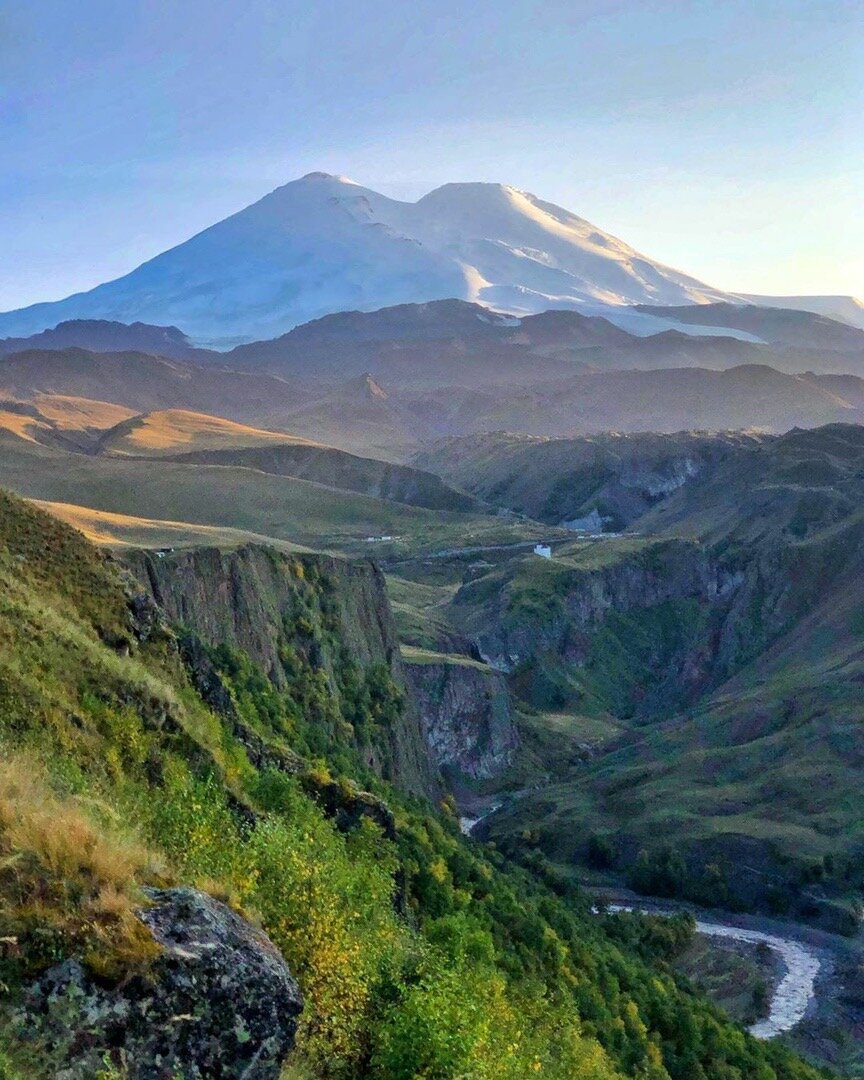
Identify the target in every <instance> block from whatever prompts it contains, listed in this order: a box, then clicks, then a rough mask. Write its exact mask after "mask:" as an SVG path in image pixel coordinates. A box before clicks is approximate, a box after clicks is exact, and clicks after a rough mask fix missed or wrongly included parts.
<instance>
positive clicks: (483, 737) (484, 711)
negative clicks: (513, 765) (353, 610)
mask: <svg viewBox="0 0 864 1080" xmlns="http://www.w3.org/2000/svg"><path fill="white" fill-rule="evenodd" d="M421 655H422V658H421ZM412 656H413V657H414V658H413V660H412ZM405 660H406V663H405V672H406V675H407V678H408V682H409V685H410V686H411V688H412V690H413V694H414V698H415V700H416V702H417V707H418V710H419V713H420V718H421V722H422V725H423V732H424V735H425V738H426V743H427V745H428V746H429V749H430V751H431V753H432V755H433V758H434V761H435V764H436V765H437V766H438V768H439V769H440V770H441V771H442V773H444V775H445V776H447V777H448V779H450V780H451V782H453V783H455V784H457V785H458V783H459V781H460V780H462V779H464V778H465V777H470V778H471V779H475V780H485V779H490V778H492V777H494V776H497V775H499V774H500V773H501V772H503V771H504V769H506V768H507V766H508V765H509V764H510V761H511V759H512V756H513V752H514V751H515V750H516V748H517V747H518V745H519V735H518V732H517V730H516V725H515V723H514V720H513V715H512V711H511V707H510V698H509V695H508V692H507V685H506V683H505V681H504V679H503V678H502V676H501V675H500V674H499V673H498V672H496V671H494V670H492V669H491V668H489V667H486V666H485V665H483V664H478V663H476V662H475V661H473V660H469V659H467V658H464V657H453V656H445V655H441V656H436V654H433V653H429V654H420V652H419V650H406V657H405Z"/></svg>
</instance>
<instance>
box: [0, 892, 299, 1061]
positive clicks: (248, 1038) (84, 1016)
mask: <svg viewBox="0 0 864 1080" xmlns="http://www.w3.org/2000/svg"><path fill="white" fill-rule="evenodd" d="M148 893H149V897H150V900H151V901H152V905H151V906H148V907H147V908H145V909H144V910H142V911H141V912H139V917H140V918H141V920H142V921H143V922H144V923H145V924H146V925H147V926H148V927H149V929H150V932H151V933H152V934H153V937H154V939H155V940H156V941H157V942H158V944H159V945H161V946H162V950H163V952H162V955H161V956H160V957H159V958H158V959H157V961H156V963H155V965H154V968H153V972H152V977H149V978H147V979H144V978H134V979H132V980H130V981H129V982H127V983H125V984H123V985H121V986H119V987H116V988H111V989H106V988H104V987H102V986H99V985H98V984H97V983H96V982H94V981H93V979H91V978H90V976H89V975H88V974H87V973H86V972H85V970H84V969H83V968H82V966H81V965H80V964H79V963H78V962H77V961H75V960H67V961H65V962H64V963H62V964H60V965H58V966H56V967H53V968H51V969H50V970H49V971H47V972H45V973H44V974H43V975H42V976H41V977H40V979H39V980H38V981H37V982H36V983H35V984H34V985H33V986H32V987H31V988H30V989H29V991H28V993H27V995H26V998H25V1001H24V1003H23V1005H22V1008H21V1009H20V1011H19V1013H18V1016H17V1025H16V1026H17V1028H18V1034H19V1037H21V1038H23V1039H26V1040H27V1041H31V1040H34V1041H36V1042H37V1043H38V1044H39V1045H40V1046H41V1047H43V1048H44V1050H45V1053H46V1057H47V1058H49V1059H50V1060H51V1061H52V1062H54V1061H56V1062H57V1063H58V1069H57V1071H56V1072H55V1076H56V1077H57V1080H85V1078H87V1080H91V1078H92V1077H93V1076H95V1075H97V1074H98V1073H99V1071H100V1070H101V1069H104V1068H105V1067H106V1065H107V1064H108V1063H110V1064H113V1065H114V1066H116V1067H117V1068H118V1069H119V1070H120V1071H122V1073H123V1075H126V1076H128V1077H130V1078H132V1080H171V1078H174V1077H176V1076H182V1077H184V1080H199V1078H200V1080H204V1078H207V1080H219V1078H224V1080H228V1078H231V1080H241V1078H242V1080H275V1078H277V1077H278V1076H279V1072H280V1068H281V1065H282V1062H283V1061H284V1059H285V1057H286V1056H287V1054H288V1052H289V1051H290V1050H291V1048H292V1046H293V1044H294V1035H295V1031H296V1028H297V1017H298V1015H299V1013H300V1011H301V1009H302V1007H303V1001H302V997H301V994H300V990H299V988H298V986H297V983H296V982H295V981H294V979H293V977H292V975H291V972H290V971H289V970H288V966H287V965H286V963H285V961H284V959H283V958H282V956H281V955H280V953H279V952H278V951H277V949H276V948H275V946H274V945H273V944H272V942H271V941H270V939H269V938H268V937H267V936H266V935H265V934H263V933H262V932H261V931H259V930H256V929H255V928H254V927H252V926H250V924H249V923H248V922H246V921H245V920H243V919H241V918H240V917H239V916H238V915H236V914H235V913H234V912H233V911H232V910H231V909H230V908H228V907H226V905H225V904H222V903H220V902H219V901H217V900H214V899H213V898H212V897H210V896H207V895H206V894H204V893H201V892H198V891H196V890H195V889H187V888H182V889H167V890H159V889H152V890H148Z"/></svg>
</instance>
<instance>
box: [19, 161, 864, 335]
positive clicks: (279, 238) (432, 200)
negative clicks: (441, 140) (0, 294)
mask: <svg viewBox="0 0 864 1080" xmlns="http://www.w3.org/2000/svg"><path fill="white" fill-rule="evenodd" d="M451 297H457V298H459V299H462V300H468V301H472V302H476V303H481V304H483V305H485V306H487V307H491V308H495V309H497V310H502V311H507V312H511V313H513V314H517V315H522V314H527V313H529V312H538V311H545V310H546V309H548V308H551V307H556V308H571V309H575V310H579V311H582V312H584V313H587V314H592V313H598V312H599V313H606V314H608V315H609V316H610V317H612V318H614V319H618V320H620V321H621V322H622V325H626V326H632V327H636V328H643V327H647V330H645V332H647V333H652V332H653V330H652V328H651V323H652V319H651V317H650V316H649V317H646V316H643V315H642V314H641V313H640V312H639V311H638V310H636V309H634V308H633V307H632V305H635V304H640V303H648V304H666V305H680V304H694V303H695V304H703V303H706V302H722V301H730V300H732V301H734V300H743V299H744V298H743V297H736V296H734V295H732V294H729V293H724V292H722V291H721V290H718V289H714V288H711V287H710V286H708V285H705V284H704V283H702V282H700V281H697V280H696V279H695V278H692V277H690V276H688V275H687V274H683V273H681V272H679V271H677V270H674V269H672V268H670V267H668V266H664V265H662V264H661V263H658V262H656V261H655V260H653V259H650V258H648V257H647V256H645V255H642V254H640V253H639V252H637V251H635V250H634V249H633V248H632V247H631V246H630V245H629V244H627V243H625V242H624V241H622V240H619V239H617V238H616V237H614V236H611V235H610V234H609V233H606V232H604V231H603V230H601V229H598V228H597V227H596V226H594V225H592V224H591V223H590V222H588V221H585V220H584V219H583V218H580V217H577V216H576V215H575V214H573V213H571V212H570V211H569V210H564V209H562V208H561V207H559V206H555V205H553V204H552V203H548V202H544V201H543V200H542V199H539V198H537V196H535V195H531V194H529V193H528V192H524V191H519V190H517V189H516V188H513V187H509V186H507V185H503V184H477V183H453V184H445V185H444V186H443V187H440V188H437V189H436V190H435V191H431V192H429V193H428V194H427V195H424V196H423V198H421V199H419V200H418V201H417V202H415V203H408V202H400V201H398V200H396V199H391V198H388V197H386V196H384V195H381V194H379V193H378V192H375V191H372V190H370V189H368V188H364V187H361V186H360V185H359V184H355V183H354V182H352V181H350V180H347V179H345V178H344V177H340V176H331V175H328V174H326V173H320V172H316V173H309V174H308V175H307V176H304V177H302V178H301V179H299V180H294V181H292V182H291V183H288V184H285V185H284V186H282V187H280V188H277V189H276V190H275V191H273V192H271V193H270V194H269V195H266V196H265V197H264V198H263V199H260V200H259V201H258V202H256V203H254V204H253V205H252V206H248V207H246V209H244V210H241V211H240V212H239V213H236V214H233V215H232V216H231V217H229V218H226V219H225V220H224V221H221V222H218V223H217V224H215V225H212V226H211V227H210V228H209V229H205V230H204V231H203V232H201V233H199V234H198V235H197V236H194V237H192V238H191V239H190V240H187V241H186V242H185V243H181V244H179V245H178V246H177V247H174V248H172V249H171V250H169V251H166V252H163V253H162V254H161V255H158V256H156V258H154V259H151V260H150V261H149V262H146V263H144V264H143V265H141V266H139V267H138V268H137V269H135V270H132V272H131V273H129V274H126V275H125V276H124V277H121V278H118V279H117V280H115V281H110V282H107V283H105V284H103V285H99V286H98V287H97V288H95V289H91V290H90V291H89V292H85V293H78V294H76V295H74V296H70V297H67V298H66V299H65V300H60V301H57V302H55V303H44V304H35V305H33V306H32V307H28V308H23V309H21V310H20V311H13V312H7V313H5V314H2V315H0V334H4V335H7V336H8V335H13V336H16V337H20V336H22V335H28V334H33V333H36V332H40V331H45V330H50V329H51V328H52V327H55V326H56V325H57V323H59V322H62V321H64V320H116V321H119V322H125V323H139V322H144V323H157V324H171V325H177V326H179V327H180V328H181V329H182V330H184V331H185V332H186V333H188V334H189V335H190V336H191V338H192V339H193V341H194V342H195V344H196V345H215V346H217V347H220V348H227V347H230V346H231V345H234V344H238V343H241V342H248V341H252V340H254V339H255V338H261V337H268V338H269V337H274V336H276V335H277V334H280V333H283V332H285V331H286V330H290V329H291V328H292V327H294V326H297V325H298V324H300V323H304V322H308V321H309V320H310V319H316V318H319V317H320V316H323V315H327V314H330V313H332V312H339V311H345V310H350V309H355V308H356V309H359V310H362V311H369V310H373V309H376V308H381V307H385V306H388V305H395V304H405V303H416V302H425V301H429V300H443V299H448V298H451ZM808 305H809V307H810V308H811V309H815V310H818V311H819V312H820V313H822V314H827V315H831V316H839V317H840V318H841V319H843V320H846V321H851V323H852V325H855V326H858V327H859V328H864V315H862V311H861V308H860V306H857V304H856V301H854V300H853V299H852V298H849V297H831V298H826V297H815V298H806V297H802V298H800V299H799V300H797V301H796V302H795V303H793V304H790V305H789V306H792V307H796V308H799V309H800V308H803V309H807V308H808ZM669 325H673V324H669ZM640 332H642V330H641V329H640Z"/></svg>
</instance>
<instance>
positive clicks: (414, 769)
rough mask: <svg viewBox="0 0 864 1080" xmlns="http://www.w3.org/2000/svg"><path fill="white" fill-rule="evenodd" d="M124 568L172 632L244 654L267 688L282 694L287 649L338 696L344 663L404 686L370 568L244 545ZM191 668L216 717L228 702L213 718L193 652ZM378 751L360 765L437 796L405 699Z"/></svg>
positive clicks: (150, 556) (211, 684)
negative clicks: (182, 632) (185, 633)
mask: <svg viewBox="0 0 864 1080" xmlns="http://www.w3.org/2000/svg"><path fill="white" fill-rule="evenodd" d="M126 563H127V565H128V566H129V568H130V570H131V571H132V573H133V574H134V576H135V578H136V580H137V582H138V583H139V585H140V587H142V588H143V589H144V590H145V593H146V594H147V595H148V596H150V597H152V599H153V600H154V601H155V602H156V604H157V605H158V606H159V607H160V608H161V609H162V611H163V612H164V613H165V616H166V617H167V619H168V620H169V621H170V622H171V623H173V624H174V625H175V626H177V627H179V628H181V629H183V630H186V631H191V633H192V634H193V635H195V636H196V637H197V638H199V639H200V641H201V642H203V643H204V644H205V645H206V646H209V647H211V648H213V647H216V646H219V645H227V646H229V647H231V648H232V649H237V650H239V651H242V652H244V653H246V654H247V655H248V656H249V657H250V658H251V660H252V661H253V662H254V663H255V664H256V665H257V666H258V667H259V668H261V670H262V671H263V672H265V673H266V674H267V675H268V677H269V678H270V679H271V681H272V682H273V683H274V684H275V685H276V686H280V687H281V686H284V685H285V684H286V674H285V669H284V666H283V663H282V659H281V658H282V655H283V653H284V650H285V649H286V648H290V649H293V650H294V651H295V652H296V653H297V654H299V655H302V656H303V657H304V659H305V660H306V661H307V662H308V664H309V666H310V667H311V668H312V669H314V670H315V671H320V672H323V673H325V674H326V676H327V679H328V683H329V687H330V690H331V692H332V693H333V694H334V695H337V696H338V694H339V685H338V684H339V679H338V674H337V673H338V670H339V668H340V665H343V666H344V664H345V663H346V662H348V663H350V664H353V665H355V666H356V668H357V669H359V670H360V671H361V672H366V671H369V670H370V669H372V668H374V667H380V668H383V669H386V671H387V672H389V675H390V677H391V678H392V680H393V682H394V683H395V684H396V685H397V686H400V687H404V685H405V678H404V672H403V668H402V660H401V657H400V653H399V643H398V640H397V637H396V629H395V625H394V623H393V616H392V612H391V610H390V605H389V602H388V600H387V595H386V592H385V585H384V576H383V574H382V573H381V571H380V570H379V569H378V567H377V566H375V564H374V563H372V562H368V561H356V562H354V561H348V560H345V559H338V558H334V557H331V556H328V555H317V554H302V555H301V554H298V555H286V554H283V553H281V552H279V551H276V550H275V549H273V548H267V547H264V546H260V545H256V544H248V545H246V546H244V547H241V548H238V549H236V550H233V551H221V550H219V549H218V548H196V549H193V550H190V551H178V552H167V553H156V552H146V551H134V552H130V553H129V554H128V556H126ZM190 648H192V651H193V652H195V650H194V647H192V646H190ZM193 659H195V663H194V664H193V665H192V666H193V669H194V670H193V678H195V679H196V685H198V687H199V690H200V691H201V692H202V693H203V694H204V697H205V700H207V701H208V703H209V704H211V706H212V707H214V708H217V709H218V710H219V711H222V712H223V714H224V709H225V708H227V707H229V706H228V702H227V701H225V700H222V702H221V705H222V708H220V700H218V699H219V698H220V697H221V698H224V694H223V693H222V691H221V690H220V686H219V684H218V680H214V679H213V678H212V673H211V674H210V675H208V672H207V670H206V667H207V665H206V658H204V657H203V656H201V654H200V652H198V653H196V657H195V658H193ZM186 660H187V665H188V664H189V663H190V657H189V656H187V657H186ZM196 671H197V672H198V675H200V678H199V677H198V675H196ZM386 743H387V745H386V749H385V750H384V751H383V752H382V751H381V750H380V749H379V750H378V751H374V750H372V751H370V752H369V756H368V760H367V764H368V765H369V766H370V767H371V768H373V769H375V770H376V771H378V772H379V773H381V774H382V775H387V777H388V778H389V779H392V780H393V781H394V782H395V783H397V784H398V785H399V786H400V787H402V788H403V789H404V790H406V791H409V792H411V793H412V794H419V795H431V796H434V795H435V794H437V792H438V783H437V777H436V773H435V768H434V766H433V764H432V762H431V759H430V755H429V753H428V751H427V748H426V746H425V744H424V741H423V736H422V732H421V730H420V722H419V718H418V716H417V713H416V709H415V707H414V705H413V702H412V701H411V700H410V699H409V700H407V701H406V703H405V708H404V709H403V710H402V712H401V714H400V715H399V717H398V719H396V720H395V721H394V722H393V724H392V725H391V727H390V728H389V730H387V732H386Z"/></svg>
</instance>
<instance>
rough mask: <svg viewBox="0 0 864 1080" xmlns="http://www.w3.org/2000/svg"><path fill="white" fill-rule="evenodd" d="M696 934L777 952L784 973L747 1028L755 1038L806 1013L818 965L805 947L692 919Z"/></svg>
mask: <svg viewBox="0 0 864 1080" xmlns="http://www.w3.org/2000/svg"><path fill="white" fill-rule="evenodd" d="M608 910H609V911H611V912H616V911H634V910H643V911H645V912H646V913H648V914H651V915H671V914H672V912H671V911H663V910H660V909H656V908H648V907H646V908H633V907H629V906H625V905H623V904H610V905H609V908H608ZM696 931H697V933H699V934H704V935H705V936H706V937H722V938H731V939H732V940H733V941H747V942H752V943H754V944H758V943H760V942H761V943H763V944H765V945H767V946H768V948H769V949H771V950H772V951H773V952H775V953H777V955H778V956H779V957H780V959H781V960H782V961H783V967H784V969H785V974H784V975H783V978H782V979H781V980H780V982H779V983H778V984H777V986H775V987H774V992H773V994H772V996H771V1002H770V1005H769V1009H768V1016H767V1017H765V1019H764V1020H758V1021H757V1022H756V1023H755V1024H752V1025H751V1026H750V1028H749V1029H748V1030H749V1032H750V1034H751V1035H753V1036H754V1037H755V1038H757V1039H774V1038H776V1037H777V1036H778V1035H782V1034H783V1032H784V1031H791V1029H792V1028H794V1027H795V1026H796V1025H797V1024H799V1023H800V1022H801V1021H802V1020H803V1019H804V1016H805V1014H806V1012H807V1007H808V1006H809V1004H810V1002H811V1001H812V1000H813V998H814V997H815V984H816V977H817V975H818V974H819V968H820V966H821V964H820V961H819V957H818V956H817V955H816V954H815V953H814V952H813V951H812V950H811V949H809V948H808V947H807V946H806V945H802V944H801V942H799V941H794V940H793V939H792V938H783V937H777V936H776V935H774V934H766V933H763V932H762V931H761V930H745V929H744V928H743V927H740V926H733V925H731V924H730V923H718V922H705V921H704V920H703V919H697V920H696Z"/></svg>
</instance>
